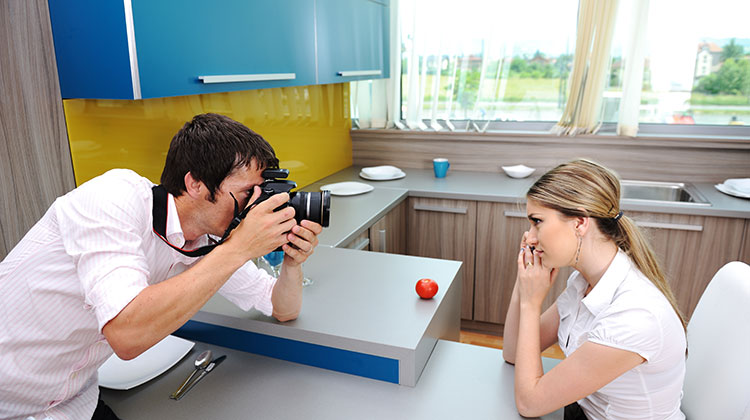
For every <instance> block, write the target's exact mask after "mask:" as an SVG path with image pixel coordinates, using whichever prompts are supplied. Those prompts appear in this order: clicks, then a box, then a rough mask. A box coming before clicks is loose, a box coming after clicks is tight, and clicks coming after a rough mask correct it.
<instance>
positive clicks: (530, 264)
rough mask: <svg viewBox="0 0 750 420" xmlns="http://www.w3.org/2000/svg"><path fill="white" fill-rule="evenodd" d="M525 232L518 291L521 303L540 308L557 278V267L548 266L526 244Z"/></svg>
mask: <svg viewBox="0 0 750 420" xmlns="http://www.w3.org/2000/svg"><path fill="white" fill-rule="evenodd" d="M527 234H528V232H527V233H525V234H524V236H523V239H522V241H521V244H522V245H526V246H523V247H522V248H521V251H520V252H519V253H518V279H517V282H518V291H519V296H520V301H521V305H524V304H528V305H533V306H534V307H536V308H539V311H541V308H542V302H543V301H544V298H545V297H546V296H547V294H548V293H549V290H550V288H551V287H552V285H553V284H554V283H555V279H556V278H557V273H558V271H559V270H558V269H557V268H552V269H549V268H546V267H545V266H544V264H542V259H541V258H540V257H539V255H537V254H535V253H534V252H533V251H532V250H531V249H530V247H529V246H528V244H526V235H527Z"/></svg>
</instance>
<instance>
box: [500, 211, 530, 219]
mask: <svg viewBox="0 0 750 420" xmlns="http://www.w3.org/2000/svg"><path fill="white" fill-rule="evenodd" d="M503 214H505V216H506V217H520V218H522V219H525V218H527V217H528V216H527V215H526V213H524V212H522V211H508V210H506V211H505V212H504V213H503Z"/></svg>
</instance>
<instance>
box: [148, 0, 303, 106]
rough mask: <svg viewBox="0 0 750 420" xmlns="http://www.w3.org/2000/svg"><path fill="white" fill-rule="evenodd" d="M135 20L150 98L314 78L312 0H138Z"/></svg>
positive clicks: (291, 83) (274, 85)
mask: <svg viewBox="0 0 750 420" xmlns="http://www.w3.org/2000/svg"><path fill="white" fill-rule="evenodd" d="M133 20H134V22H135V36H136V51H137V53H138V67H139V72H140V79H141V90H142V93H143V97H144V98H148V97H159V96H174V95H187V94H196V93H210V92H225V91H231V90H245V89H259V88H266V87H279V86H298V85H310V84H314V83H315V77H314V76H315V75H314V69H315V64H314V63H315V44H314V42H315V40H314V28H313V25H314V20H313V2H311V1H309V0H262V1H245V0H222V1H221V2H215V3H207V2H205V1H199V0H181V1H150V0H137V1H133ZM203 76H242V77H240V78H239V80H242V79H243V78H245V79H248V78H250V79H252V78H261V79H262V78H263V77H268V78H270V79H274V78H276V80H266V81H263V80H259V81H234V82H231V81H230V82H213V81H211V82H208V80H211V79H204V81H202V80H199V77H203ZM230 80H231V79H230Z"/></svg>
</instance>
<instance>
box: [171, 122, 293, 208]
mask: <svg viewBox="0 0 750 420" xmlns="http://www.w3.org/2000/svg"><path fill="white" fill-rule="evenodd" d="M252 159H255V160H256V162H257V165H258V168H260V169H274V168H278V167H279V160H278V159H277V158H276V154H275V153H274V151H273V148H272V147H271V145H270V144H268V142H267V141H266V140H265V139H264V138H263V137H261V136H260V135H259V134H257V133H255V132H254V131H253V130H251V129H249V128H247V127H245V126H244V125H243V124H241V123H239V122H237V121H234V120H233V119H231V118H229V117H226V116H224V115H219V114H200V115H196V116H195V117H193V120H192V121H189V122H187V123H185V125H184V126H183V127H182V128H181V129H180V131H178V132H177V134H175V136H174V137H173V138H172V142H171V143H170V144H169V152H167V161H166V163H165V164H164V171H163V172H162V173H161V184H162V185H163V186H164V187H165V188H166V189H167V191H168V192H169V193H170V194H172V195H174V196H175V197H177V196H180V195H182V193H183V192H185V174H187V173H188V172H190V173H191V174H192V175H193V178H195V179H197V180H199V181H202V182H203V183H204V184H206V187H207V188H208V191H209V192H210V194H211V195H210V197H209V200H211V202H213V201H214V200H215V194H216V191H217V190H218V189H219V185H221V183H222V181H224V179H225V178H226V177H227V176H229V175H230V174H231V173H232V171H234V170H235V169H237V168H241V167H243V166H246V165H250V162H251V161H252Z"/></svg>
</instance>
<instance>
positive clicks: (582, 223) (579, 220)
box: [573, 208, 591, 236]
mask: <svg viewBox="0 0 750 420" xmlns="http://www.w3.org/2000/svg"><path fill="white" fill-rule="evenodd" d="M578 210H581V212H583V213H588V212H587V211H586V210H584V209H582V208H579V209H578ZM573 223H574V226H575V230H576V235H578V236H584V235H586V232H588V230H589V227H590V226H591V218H590V217H588V216H577V217H576V218H574V219H573Z"/></svg>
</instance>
